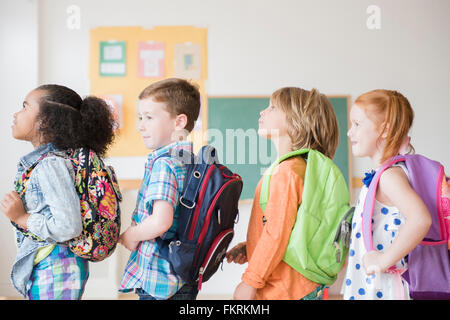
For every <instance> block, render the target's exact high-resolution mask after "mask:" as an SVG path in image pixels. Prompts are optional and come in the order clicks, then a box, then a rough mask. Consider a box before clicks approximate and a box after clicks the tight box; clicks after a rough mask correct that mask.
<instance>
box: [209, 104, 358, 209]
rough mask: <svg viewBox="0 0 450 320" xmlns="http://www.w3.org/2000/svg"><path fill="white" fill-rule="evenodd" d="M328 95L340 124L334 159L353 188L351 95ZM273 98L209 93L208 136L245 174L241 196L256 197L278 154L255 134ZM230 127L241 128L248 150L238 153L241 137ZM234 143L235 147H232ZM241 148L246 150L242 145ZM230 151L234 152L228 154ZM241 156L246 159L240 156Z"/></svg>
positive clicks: (229, 164) (234, 168) (222, 157)
mask: <svg viewBox="0 0 450 320" xmlns="http://www.w3.org/2000/svg"><path fill="white" fill-rule="evenodd" d="M328 98H329V100H330V102H331V104H332V105H333V108H334V111H335V113H336V117H337V120H338V126H339V145H338V148H337V150H336V155H335V157H334V159H333V162H334V163H335V164H336V165H337V166H338V167H339V169H340V170H341V171H342V174H343V175H344V178H345V180H346V182H347V185H348V187H349V190H352V183H353V181H352V173H351V167H352V166H351V154H350V149H349V144H348V139H347V131H348V113H349V111H348V110H349V103H350V96H328ZM269 101H270V97H269V96H240V97H231V96H230V97H208V110H209V111H208V113H209V115H210V116H209V117H208V127H209V130H210V132H212V133H213V134H212V135H211V136H209V137H208V139H209V141H208V143H210V144H211V145H213V146H215V147H216V148H217V149H219V150H222V153H223V154H222V155H220V154H219V159H220V160H221V161H222V163H224V164H225V165H226V166H227V167H229V168H230V170H231V171H233V172H236V173H238V174H239V175H240V176H241V177H242V180H243V182H244V187H243V190H242V194H241V200H247V199H252V198H253V196H254V192H255V189H256V186H257V184H258V182H259V180H260V179H261V177H262V174H263V172H264V170H265V169H266V168H268V167H269V166H270V164H271V163H272V162H273V161H275V160H276V157H277V154H276V149H275V146H274V145H273V144H272V143H271V142H270V141H268V140H267V139H265V138H261V137H259V136H257V137H255V136H254V135H255V133H254V132H255V131H256V130H255V129H256V128H258V119H259V113H260V112H261V111H262V110H263V109H265V108H266V107H267V106H268V105H269ZM214 129H217V130H218V131H220V132H221V134H214V132H215V131H214ZM241 129H242V130H241ZM227 130H228V135H227ZM230 130H241V133H242V134H241V139H243V138H242V136H245V141H243V140H241V142H240V143H241V145H242V144H245V148H244V149H243V150H245V154H243V155H239V154H238V152H239V151H238V150H237V148H238V144H239V142H238V137H237V136H236V137H233V136H232V135H231V133H233V132H232V131H230ZM236 132H237V131H235V133H236ZM230 138H231V139H234V143H230V141H228V144H227V142H226V141H225V140H229V139H230ZM264 143H265V144H266V145H265V144H264ZM232 146H233V147H234V150H231V149H230V147H232ZM239 149H241V150H242V148H239ZM241 152H242V151H241ZM255 152H256V153H257V154H256V155H255V154H254V153H255ZM230 154H231V155H232V156H229V157H228V158H227V156H228V155H230ZM239 156H241V158H242V159H238V157H239ZM255 159H256V163H255ZM242 160H243V161H242ZM242 162H244V163H242Z"/></svg>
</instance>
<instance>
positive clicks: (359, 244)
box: [342, 185, 409, 300]
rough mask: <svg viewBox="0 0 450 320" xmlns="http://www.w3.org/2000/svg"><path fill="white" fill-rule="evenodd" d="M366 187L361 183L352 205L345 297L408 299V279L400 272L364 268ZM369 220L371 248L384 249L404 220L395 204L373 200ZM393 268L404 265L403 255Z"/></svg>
mask: <svg viewBox="0 0 450 320" xmlns="http://www.w3.org/2000/svg"><path fill="white" fill-rule="evenodd" d="M367 191H368V188H367V187H366V186H365V185H363V187H362V189H361V192H360V194H359V199H358V202H357V205H356V207H355V213H354V215H353V221H352V232H351V238H350V250H349V258H348V261H347V270H346V274H345V278H344V282H343V284H342V293H343V295H344V299H346V300H380V299H385V300H397V299H402V298H403V299H409V287H408V283H407V282H406V281H405V280H404V279H403V278H401V277H400V276H399V275H396V274H392V273H381V274H379V275H375V274H372V275H370V276H368V275H367V274H366V272H365V270H364V267H363V263H362V257H363V256H364V254H365V253H366V252H367V251H366V248H365V246H364V241H363V239H362V211H363V206H364V200H365V199H366V195H367ZM372 217H373V220H372V231H373V247H374V250H377V251H379V252H383V251H384V250H386V249H387V248H388V247H389V246H390V245H391V244H392V242H393V240H394V239H395V238H396V237H397V234H398V231H399V229H400V227H401V226H402V224H403V223H404V221H405V218H404V217H403V215H402V214H401V213H400V212H399V211H398V209H397V208H396V207H391V206H386V205H384V204H382V203H381V202H379V201H377V200H375V204H374V210H373V215H372ZM395 266H396V268H399V269H406V268H407V263H406V261H405V259H401V260H400V261H398V262H397V263H396V264H395Z"/></svg>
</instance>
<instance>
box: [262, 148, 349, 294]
mask: <svg viewBox="0 0 450 320" xmlns="http://www.w3.org/2000/svg"><path fill="white" fill-rule="evenodd" d="M299 155H300V156H303V157H304V158H305V160H306V162H307V165H306V173H305V180H304V186H303V194H302V203H301V205H300V207H299V208H298V213H297V219H296V221H295V224H294V227H293V229H292V232H291V235H290V238H289V243H288V246H287V249H286V252H285V254H284V257H283V261H284V262H286V263H287V264H288V265H289V266H291V267H292V268H293V269H294V270H296V271H297V272H299V273H301V274H302V275H304V276H305V277H306V278H308V279H310V280H312V281H314V282H317V283H320V284H327V285H330V284H332V283H334V282H335V281H336V278H337V274H338V273H339V271H341V270H342V268H343V267H344V265H345V260H346V258H347V254H348V248H349V242H350V230H351V218H352V216H353V211H354V208H352V207H350V205H349V201H350V195H349V192H348V188H347V184H346V182H345V179H344V177H343V175H342V173H341V171H340V170H339V168H338V167H337V166H336V165H335V164H334V163H333V161H332V160H331V159H330V158H328V157H326V156H325V155H323V154H322V153H320V152H319V151H316V150H312V149H300V150H296V151H292V152H290V153H288V154H286V155H284V156H282V157H281V158H279V159H278V160H277V161H275V162H274V163H273V164H272V165H271V166H270V168H269V169H267V171H266V172H265V173H264V180H263V183H262V187H261V195H260V199H259V205H260V207H261V210H262V211H263V223H265V222H266V217H265V216H264V211H265V209H266V205H267V202H268V200H269V190H270V187H269V186H270V178H271V176H272V172H273V170H274V169H275V167H276V166H277V165H278V164H279V163H280V162H282V161H284V160H286V159H288V158H290V157H294V156H299Z"/></svg>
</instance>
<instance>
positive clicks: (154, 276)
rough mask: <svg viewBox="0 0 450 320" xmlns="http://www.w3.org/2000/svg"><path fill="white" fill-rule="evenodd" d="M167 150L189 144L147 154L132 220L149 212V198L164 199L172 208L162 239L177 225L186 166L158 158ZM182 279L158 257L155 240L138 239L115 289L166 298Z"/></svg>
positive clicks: (188, 147) (188, 145)
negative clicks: (137, 243) (170, 217)
mask: <svg viewBox="0 0 450 320" xmlns="http://www.w3.org/2000/svg"><path fill="white" fill-rule="evenodd" d="M171 149H175V150H179V149H183V150H187V151H189V152H192V143H190V142H186V141H181V142H174V143H172V144H170V145H168V146H165V147H161V148H159V149H157V150H155V151H153V152H152V153H151V154H149V156H148V159H147V162H146V164H145V174H144V179H143V181H142V186H141V188H140V190H139V194H138V199H137V203H136V209H135V211H134V213H133V220H134V221H135V222H136V223H137V224H139V223H141V222H142V221H144V219H145V218H147V217H148V216H150V215H151V214H152V210H153V201H155V200H165V201H167V202H169V203H170V204H172V206H173V207H174V217H173V223H172V226H171V227H170V228H169V230H168V231H167V232H166V233H165V234H164V235H163V236H162V238H164V239H170V238H172V237H173V235H174V233H175V231H176V229H177V225H178V201H179V198H180V195H181V192H182V190H183V181H184V177H185V175H186V168H185V167H184V165H183V164H182V163H181V162H180V161H179V160H177V159H175V158H172V157H161V158H159V159H157V160H156V161H155V159H156V158H157V157H159V156H160V155H162V154H164V153H167V152H169V151H170V150H171ZM183 285H184V282H183V281H182V279H181V278H180V277H179V276H177V275H176V274H174V273H172V272H171V269H170V263H169V262H168V261H167V260H166V259H164V258H163V257H161V256H160V254H159V247H158V244H157V242H156V241H155V240H147V241H142V242H141V243H140V244H139V247H138V249H137V250H136V251H133V252H132V253H131V255H130V258H129V260H128V263H127V266H126V267H125V271H124V273H123V275H122V280H121V282H120V286H119V291H122V292H128V291H131V290H133V289H135V288H142V289H143V290H144V291H145V292H147V293H148V294H150V295H152V296H153V297H154V298H157V299H167V298H170V297H171V296H173V295H174V294H175V293H176V292H177V291H178V290H179V289H180V288H181V287H182V286H183Z"/></svg>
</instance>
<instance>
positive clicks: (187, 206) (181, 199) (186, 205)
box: [180, 196, 195, 209]
mask: <svg viewBox="0 0 450 320" xmlns="http://www.w3.org/2000/svg"><path fill="white" fill-rule="evenodd" d="M183 200H184V198H183V196H181V198H180V203H181V204H182V205H183V206H185V207H186V208H188V209H192V208H194V207H195V201H194V203H193V204H192V206H189V205H188V204H186V203H184V202H183ZM187 201H189V200H187ZM189 202H190V201H189Z"/></svg>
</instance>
